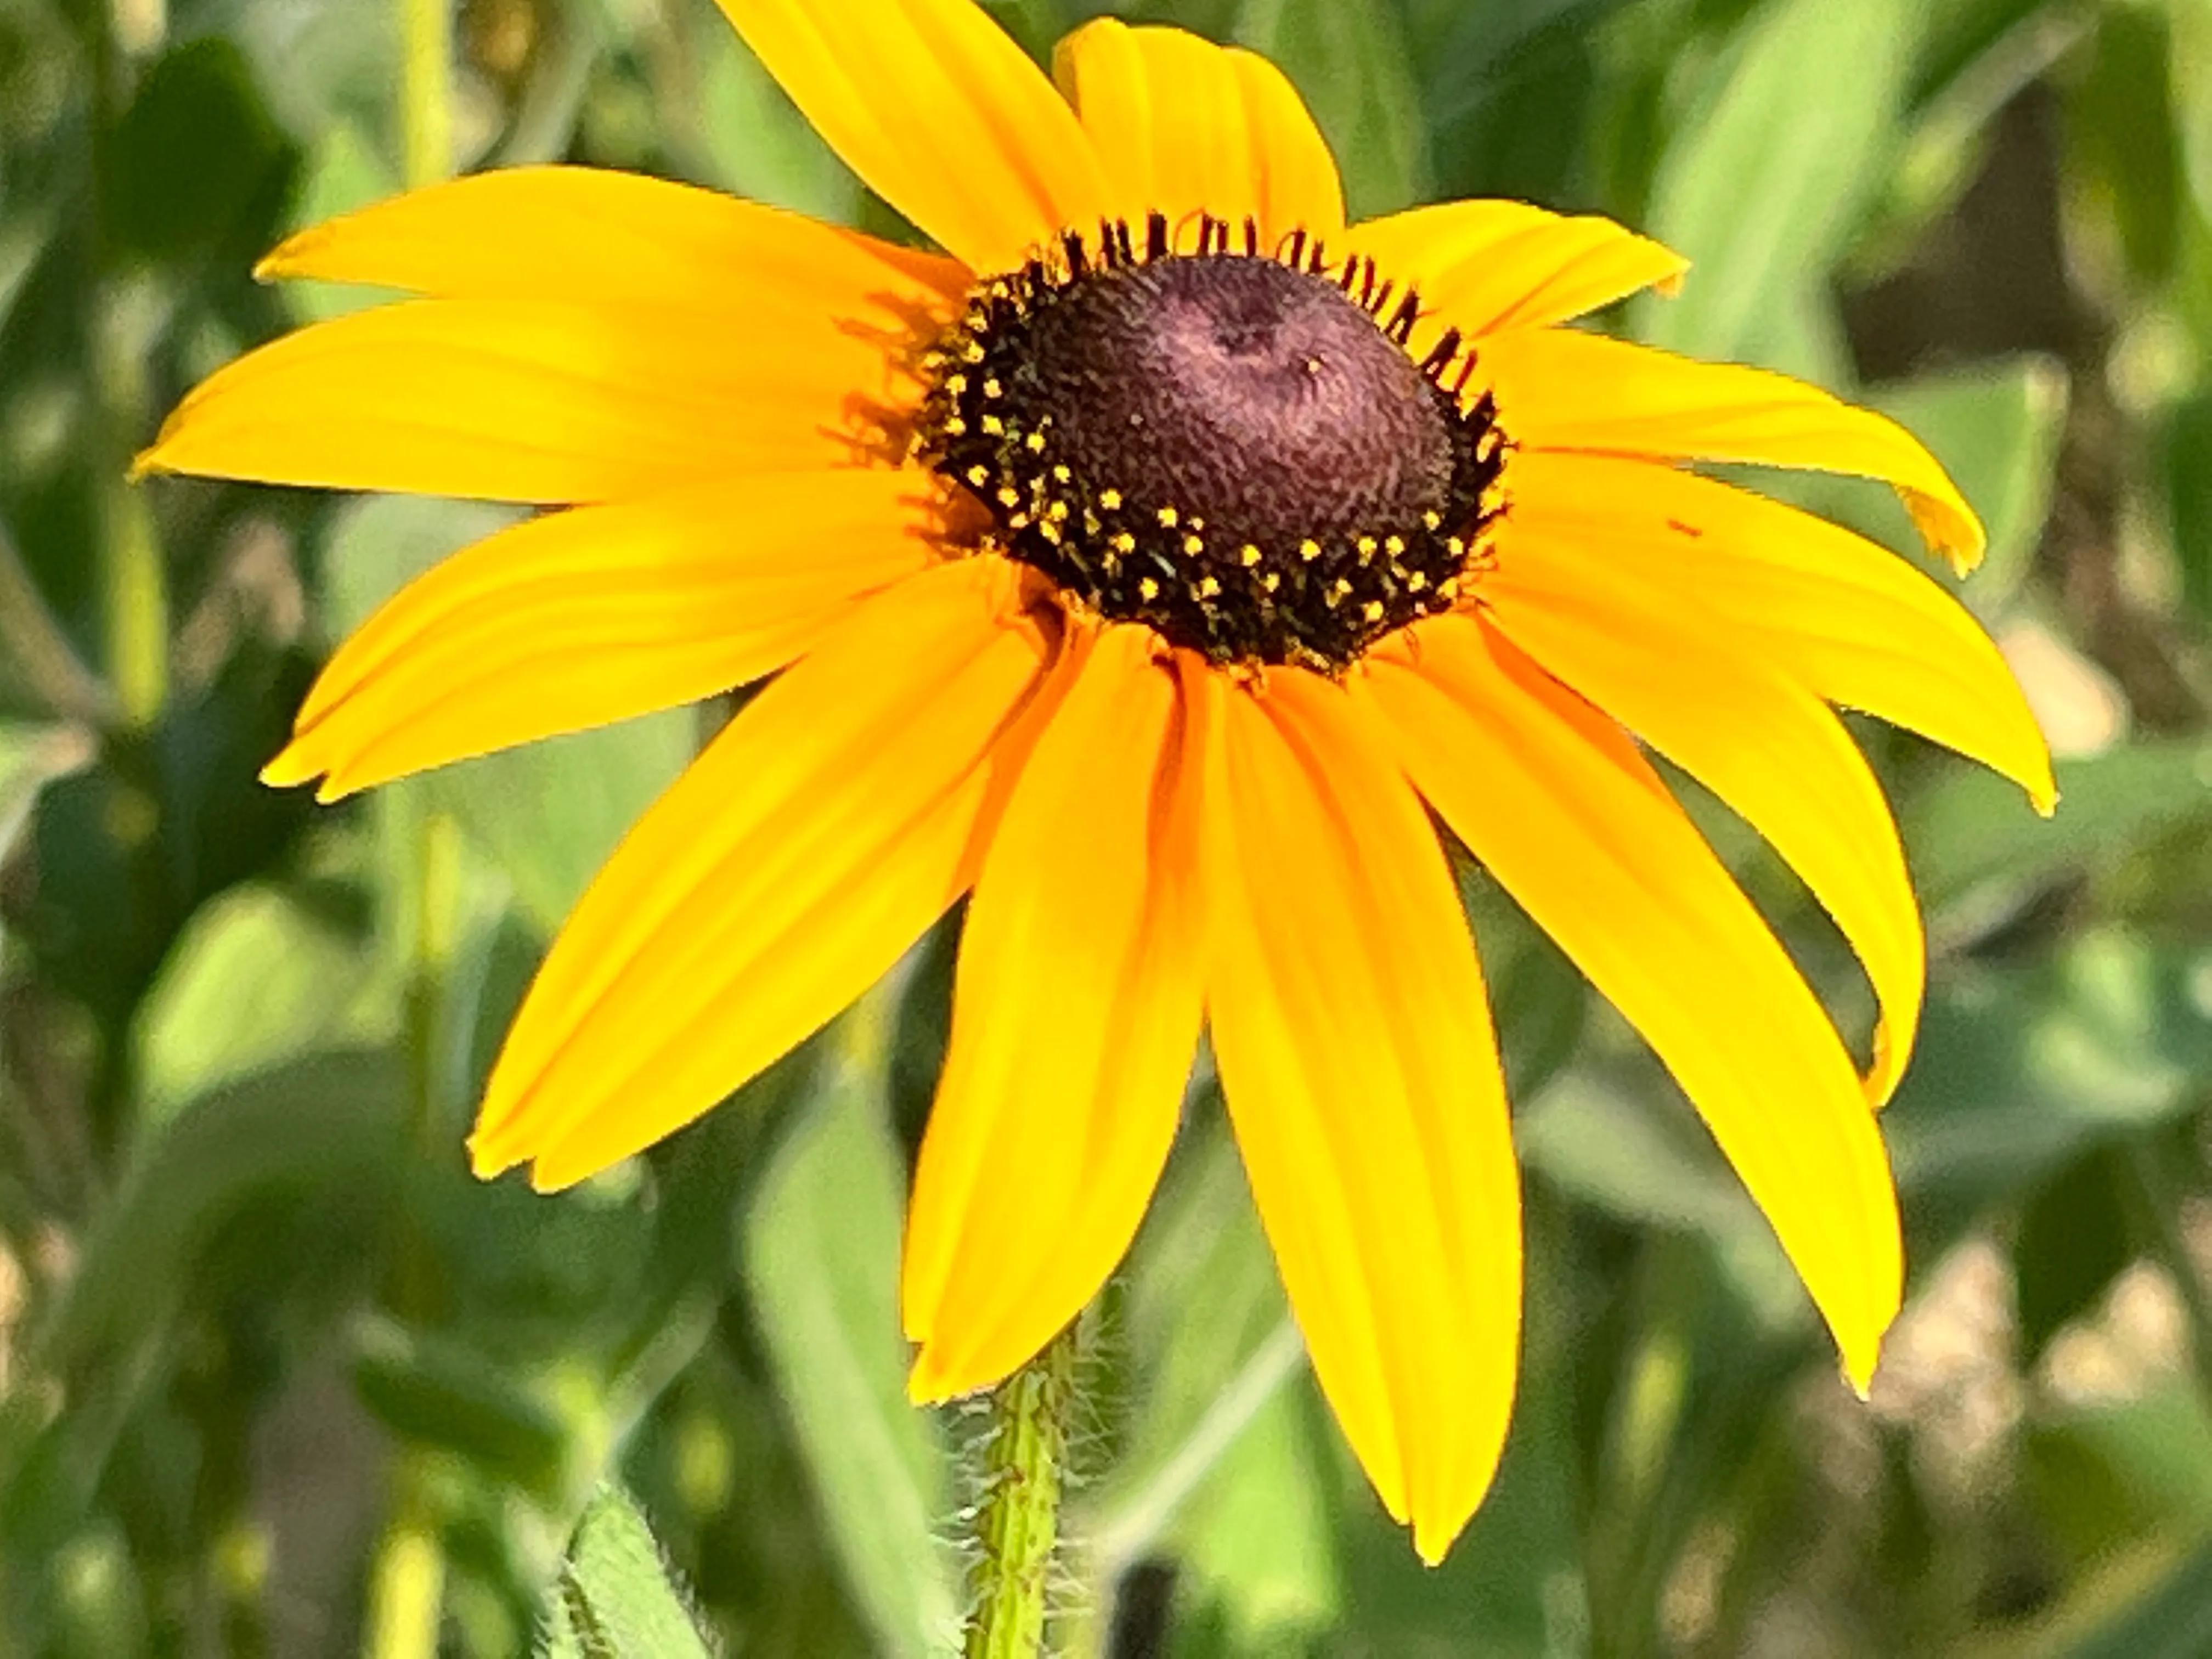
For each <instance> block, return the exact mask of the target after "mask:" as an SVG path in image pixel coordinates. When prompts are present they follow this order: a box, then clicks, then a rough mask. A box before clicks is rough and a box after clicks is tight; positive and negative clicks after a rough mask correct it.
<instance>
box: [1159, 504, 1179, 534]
mask: <svg viewBox="0 0 2212 1659" xmlns="http://www.w3.org/2000/svg"><path fill="white" fill-rule="evenodd" d="M1160 522H1161V523H1162V524H1163V525H1164V526H1167V527H1168V528H1169V529H1170V530H1173V529H1174V528H1175V527H1176V510H1175V508H1173V507H1162V508H1161V509H1160Z"/></svg>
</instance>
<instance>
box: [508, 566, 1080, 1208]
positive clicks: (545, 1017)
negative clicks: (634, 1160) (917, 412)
mask: <svg viewBox="0 0 2212 1659" xmlns="http://www.w3.org/2000/svg"><path fill="white" fill-rule="evenodd" d="M1015 582H1016V579H1015V578H1014V576H1013V574H1012V572H1011V571H1010V570H1009V569H1008V568H1006V566H1005V565H1004V564H1003V562H1000V561H999V560H995V559H987V558H977V559H966V560H961V561H959V562H955V563H951V564H946V565H940V566H939V567H938V568H935V569H933V570H929V571H926V572H924V573H923V574H921V575H918V576H913V577H909V578H908V580H905V581H903V582H902V583H900V584H899V585H898V586H896V587H893V588H891V589H889V590H888V591H886V592H883V593H881V594H878V596H877V597H876V598H874V599H871V600H869V601H868V602H867V603H866V605H862V606H861V607H860V610H859V611H857V612H856V613H855V614H854V615H853V616H852V617H850V618H848V620H847V621H846V622H845V623H843V624H842V626H840V627H839V628H838V629H836V632H835V633H834V634H833V635H831V636H830V637H829V639H827V640H824V641H823V642H822V644H821V645H820V646H819V647H817V648H816V649H815V650H814V651H813V652H812V653H811V654H810V655H808V656H806V657H805V658H804V659H801V660H800V661H799V663H798V664H796V665H794V666H793V667H792V668H790V669H788V670H787V671H785V673H784V674H783V675H782V676H781V678H778V679H776V680H775V681H774V682H773V683H772V684H770V685H769V687H768V689H767V690H764V691H763V692H762V693H761V695H760V696H757V698H755V699H754V700H753V701H752V702H751V703H750V704H749V705H747V706H746V708H744V710H743V711H742V712H741V713H740V714H738V717H737V718H736V719H735V720H732V721H731V722H730V725H729V726H728V728H727V729H726V730H725V731H724V732H723V733H722V734H721V736H720V737H719V738H716V739H715V740H714V742H713V743H712V744H709V745H708V748H707V750H706V752H705V753H703V754H702V755H701V756H700V757H699V758H698V759H697V760H696V762H694V763H692V766H691V768H690V770H688V771H687V772H685V773H684V775H683V776H682V777H681V778H679V779H678V781H676V783H675V785H674V786H673V787H671V789H670V790H669V792H668V793H666V794H665V795H664V796H663V797H661V799H660V800H659V802H658V803H656V804H655V805H654V806H653V809H652V811H649V812H647V814H646V816H645V817H643V818H641V819H640V820H639V822H638V824H637V826H636V828H635V829H632V830H631V831H630V833H629V836H628V838H627V839H625V840H624V841H623V844H622V845H621V847H620V848H617V850H616V852H615V854H614V856H613V858H611V860H608V862H607V866H606V867H605V869H604V870H602V871H600V872H599V877H598V878H597V879H596V880H594V881H593V882H592V885H591V887H590V889H589V890H587V891H586V893H585V895H584V896H583V899H582V900H581V901H580V902H579V903H578V905H577V907H576V911H575V914H574V915H572V916H570V917H569V919H568V925H567V926H566V927H564V928H562V932H561V936H560V937H559V938H558V939H556V940H555V941H554V945H553V949H552V951H551V953H550V955H548V956H547V957H546V959H545V963H544V967H543V968H541V969H539V970H538V978H537V980H536V981H535V982H534V983H533V984H532V986H531V987H530V992H529V994H528V995H527V996H526V998H525V999H524V1000H523V1005H522V1010H521V1012H520V1013H519V1014H517V1015H516V1016H515V1020H514V1024H513V1028H512V1029H511V1030H509V1031H508V1033H507V1044H506V1047H505V1048H504V1049H503V1050H502V1051H501V1054H500V1057H499V1061H498V1063H497V1065H496V1066H494V1068H493V1071H492V1076H491V1081H490V1084H489V1086H488V1087H487V1089H486V1091H485V1095H484V1103H483V1112H482V1115H480V1116H479V1118H478V1120H477V1127H476V1133H474V1135H472V1136H471V1139H470V1143H469V1146H470V1152H471V1158H472V1161H473V1163H474V1166H475V1168H476V1170H477V1173H478V1174H479V1175H483V1176H492V1175H496V1174H498V1173H499V1171H501V1170H504V1169H507V1168H508V1167H509V1166H511V1165H513V1164H519V1163H521V1162H523V1161H524V1160H526V1159H529V1160H532V1161H533V1164H534V1167H533V1169H532V1172H531V1176H532V1182H533V1184H534V1185H536V1186H538V1187H539V1188H543V1189H547V1190H550V1189H552V1188H559V1187H564V1186H567V1185H568V1184H570V1183H571V1182H577V1181H580V1180H582V1179H583V1178H584V1177H585V1176H589V1175H591V1174H592V1173H594V1172H595V1171H597V1170H602V1169H605V1167H606V1166H607V1165H609V1164H612V1163H614V1162H616V1161H617V1159H620V1158H625V1157H627V1156H629V1154H630V1153H632V1152H637V1151H639V1150H640V1149H641V1148H642V1147H645V1146H650V1145H651V1144H652V1143H653V1142H654V1141H656V1140H658V1139H661V1138H662V1137H663V1136H664V1135H668V1134H671V1133H674V1132H675V1131H676V1130H677V1129H678V1128H680V1127H683V1126H684V1124H686V1123H688V1122H690V1121H691V1120H692V1119H693V1118H695V1117H697V1116H698V1115H700V1114H701V1113H702V1112H704V1111H705V1110H707V1109H708V1108H709V1107H711V1106H712V1105H714V1103H715V1102H716V1101H718V1100H720V1098H721V1097H723V1096H725V1095H726V1094H727V1093H729V1091H731V1090H732V1089H734V1088H736V1087H737V1086H738V1085H740V1084H742V1083H744V1081H745V1080H746V1079H749V1078H750V1077H752V1076H753V1075H755V1074H756V1073H758V1072H759V1071H760V1070H761V1069H762V1068H763V1067H764V1066H768V1065H769V1064H770V1063H771V1062H772V1061H774V1060H776V1059H777V1058H778V1057H779V1056H780V1055H781V1054H784V1053H786V1052H787V1050H789V1049H790V1048H793V1046H794V1045H795V1044H797V1043H798V1042H800V1041H801V1040H802V1039H804V1038H805V1036H807V1035H808V1034H809V1033H810V1032H811V1031H813V1030H816V1029H817V1028H818V1027H819V1026H820V1025H822V1024H823V1023H824V1022H825V1021H827V1020H828V1019H829V1018H830V1017H831V1016H833V1015H834V1014H836V1012H837V1011H838V1010H839V1009H841V1008H842V1007H843V1006H845V1005H846V1004H847V1003H848V1002H850V1001H851V1000H853V999H854V997H856V996H858V995H859V994H860V993H861V992H862V991H863V990H865V989H866V988H867V987H868V986H869V985H870V984H872V983H873V982H874V981H876V980H877V979H878V978H879V977H880V976H881V975H883V973H884V971H885V970H886V969H889V968H890V965H891V963H894V962H895V961H896V960H897V959H898V957H899V955H900V953H901V952H902V951H904V950H905V949H906V948H907V946H908V945H910V944H911V943H912V942H913V941H914V939H915V938H916V937H917V936H918V935H920V934H921V932H922V931H923V929H925V928H927V927H928V926H929V925H930V924H931V923H932V922H933V921H936V920H937V918H938V917H939V916H940V915H943V914H944V913H945V910H946V909H947V908H949V907H950V906H951V904H952V902H953V901H954V900H956V899H957V898H958V897H959V896H960V895H961V894H962V893H963V892H964V891H965V890H967V887H968V884H969V882H970V881H971V880H972V879H973V878H974V875H975V866H976V860H977V859H978V857H979V855H980V854H981V850H982V849H981V840H982V839H983V838H984V836H986V835H987V827H988V822H989V817H990V812H991V808H992V804H993V802H994V800H995V799H997V798H998V791H999V790H1000V789H1001V788H1002V787H1003V781H1004V780H1003V779H1002V778H1001V777H1000V774H1002V773H1005V772H1006V771H1008V770H1009V769H1014V768H1018V765H1019V757H1020V751H1021V745H1022V743H1023V741H1024V735H1023V734H1024V732H1026V731H1027V729H1028V728H1027V724H1026V720H1025V716H1026V715H1029V714H1033V713H1034V712H1035V708H1036V703H1037V702H1038V699H1037V696H1036V693H1037V690H1038V687H1039V684H1040V681H1041V679H1042V676H1043V674H1044V671H1045V665H1046V661H1047V659H1048V647H1047V643H1046V642H1045V641H1042V639H1040V638H1039V637H1038V636H1037V635H1036V632H1035V630H1034V628H1033V625H1031V624H1030V623H1027V622H1026V621H1025V620H1024V619H1023V617H1022V616H1021V613H1020V612H1019V611H1018V607H1017V606H1016V605H1015V603H1014V599H1015Z"/></svg>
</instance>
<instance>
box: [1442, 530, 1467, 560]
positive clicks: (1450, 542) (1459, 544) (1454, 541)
mask: <svg viewBox="0 0 2212 1659" xmlns="http://www.w3.org/2000/svg"><path fill="white" fill-rule="evenodd" d="M1444 550H1446V551H1447V552H1449V554H1450V555H1451V556H1452V557H1454V558H1455V559H1456V558H1460V557H1462V556H1464V555H1465V554H1466V552H1467V544H1466V542H1464V541H1463V540H1462V539H1461V538H1459V537H1457V536H1453V537H1450V538H1448V539H1447V540H1446V541H1445V543H1444Z"/></svg>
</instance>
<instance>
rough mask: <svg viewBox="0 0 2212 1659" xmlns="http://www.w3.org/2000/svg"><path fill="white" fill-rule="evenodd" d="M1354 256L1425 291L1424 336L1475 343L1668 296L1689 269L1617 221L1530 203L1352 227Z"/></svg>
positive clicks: (1480, 205)
mask: <svg viewBox="0 0 2212 1659" xmlns="http://www.w3.org/2000/svg"><path fill="white" fill-rule="evenodd" d="M1351 247H1352V252H1356V253H1362V254H1365V255H1367V256H1369V257H1370V258H1373V260H1374V261H1375V264H1376V269H1377V270H1379V271H1380V272H1381V274H1382V275H1383V276H1395V277H1396V278H1397V279H1398V282H1399V283H1400V284H1401V286H1404V285H1411V286H1412V287H1413V288H1414V289H1417V290H1418V291H1419V295H1420V296H1421V314H1422V317H1423V319H1425V320H1424V324H1423V326H1424V328H1425V330H1426V331H1429V332H1431V333H1434V332H1435V331H1439V330H1441V329H1443V328H1445V327H1451V328H1456V329H1457V330H1459V331H1460V332H1461V333H1462V335H1464V336H1466V337H1468V338H1469V339H1480V338H1481V337H1484V336H1486V335H1490V334H1497V333H1502V332H1504V331H1506V330H1508V329H1516V328H1537V327H1541V326H1543V325H1546V324H1549V323H1564V322H1566V321H1569V320H1570V319H1573V318H1576V317H1579V316H1582V315H1583V314H1584V313H1587V312H1592V311H1596V310H1598V309H1600V308H1601V307H1605V306H1609V305H1611V304H1612V303H1613V301H1616V300H1622V299H1626V298H1627V297H1628V295H1632V294H1634V293H1635V292H1637V291H1638V289H1646V288H1655V287H1656V288H1659V289H1665V290H1667V291H1669V292H1671V291H1672V290H1673V289H1674V287H1675V286H1677V285H1678V284H1679V283H1680V282H1681V280H1682V273H1683V272H1684V271H1685V270H1688V269H1689V264H1690V262H1689V261H1688V260H1687V259H1685V258H1683V257H1682V256H1681V255H1680V254H1679V253H1677V252H1674V250H1673V249H1672V248H1667V247H1662V246H1660V245H1659V244H1658V243H1656V242H1654V241H1651V240H1649V239H1647V238H1645V237H1642V236H1638V235H1637V234H1634V233H1633V232H1632V231H1628V230H1626V229H1623V228H1621V227H1620V226H1619V225H1617V224H1615V223H1613V221H1612V220H1610V219H1601V218H1597V217H1595V216H1587V217H1577V218H1566V217H1563V216H1560V215H1559V214H1556V213H1547V212H1546V211H1545V210H1543V209H1541V208H1537V207H1530V206H1529V205H1528V204H1526V203H1524V202H1499V201H1474V202H1440V203H1437V204H1434V205H1432V206H1430V207H1417V208H1412V209H1409V210H1407V211H1406V212H1403V213H1394V214H1391V215H1390V216H1389V217H1387V218H1383V219H1370V220H1369V221H1368V222H1366V223H1365V224H1363V225H1355V226H1353V227H1352V234H1351ZM1416 355H1419V354H1418V353H1417V354H1416Z"/></svg>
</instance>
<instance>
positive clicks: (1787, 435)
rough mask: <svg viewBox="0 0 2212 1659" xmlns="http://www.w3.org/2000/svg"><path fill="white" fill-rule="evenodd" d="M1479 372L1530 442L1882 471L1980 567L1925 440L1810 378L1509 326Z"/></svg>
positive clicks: (1949, 548) (1964, 513) (1502, 415)
mask: <svg viewBox="0 0 2212 1659" xmlns="http://www.w3.org/2000/svg"><path fill="white" fill-rule="evenodd" d="M1478 373H1479V374H1487V376H1488V378H1489V384H1490V386H1491V387H1492V390H1493V391H1494V392H1496V393H1497V396H1498V423H1499V424H1500V425H1501V426H1502V427H1504V429H1505V431H1506V432H1507V434H1508V435H1510V437H1511V438H1512V440H1513V441H1514V442H1516V444H1519V445H1520V446H1522V447H1523V448H1525V449H1532V450H1541V449H1549V450H1576V451H1583V452H1595V453H1600V454H1615V455H1644V456H1656V457H1660V458H1662V459H1669V460H1699V461H1739V462H1743V463H1746V464H1747V465H1756V466H1786V467H1802V468H1809V469H1811V470H1812V471H1819V472H1846V473H1852V474H1856V475H1857V476H1858V477H1866V478H1879V479H1880V480H1881V481H1882V482H1883V483H1887V484H1889V485H1890V486H1892V487H1893V489H1896V491H1897V493H1898V494H1899V496H1901V497H1902V498H1903V499H1904V501H1905V507H1906V508H1907V510H1909V511H1910V512H1911V514H1912V521H1913V522H1914V523H1915V524H1916V525H1917V526H1919V529H1920V533H1921V534H1922V535H1923V537H1925V538H1927V540H1928V544H1929V546H1930V547H1932V548H1934V549H1936V550H1937V551H1938V552H1941V553H1942V554H1944V555H1946V556H1948V557H1949V559H1950V560H1951V562H1952V563H1953V565H1954V567H1956V568H1958V569H1960V570H1961V571H1965V570H1969V569H1972V568H1973V566H1974V565H1975V564H1976V563H1977V562H1978V561H1979V560H1980V558H1981V556H1982V547H1983V543H1984V537H1983V534H1982V526H1981V520H1978V519H1977V518H1976V517H1975V516H1974V513H1973V509H1972V507H1968V506H1967V505H1966V498H1965V497H1964V496H1962V495H1960V494H1959V491H1958V487H1957V486H1956V485H1954V483H1952V482H1951V480H1950V477H1949V475H1948V474H1947V473H1946V472H1945V471H1943V469H1942V466H1941V465H1939V464H1938V463H1937V461H1936V458H1935V457H1934V456H1932V455H1930V454H1929V453H1928V451H1927V450H1926V449H1925V448H1923V447H1922V445H1921V443H1920V441H1919V440H1918V439H1917V438H1915V437H1914V436H1913V435H1911V433H1909V432H1907V431H1906V430H1905V428H1903V427H1901V426H1899V425H1898V423H1897V422H1894V421H1893V420H1891V419H1890V418H1889V417H1888V416H1885V415H1877V414H1875V413H1874V412H1873V411H1872V410H1865V409H1859V408H1856V407H1854V406H1853V405H1851V404H1847V403H1844V402H1843V401H1842V400H1840V399H1839V398H1833V397H1831V396H1830V395H1829V394H1828V393H1826V392H1823V391H1821V390H1820V387H1818V386H1808V385H1806V384H1805V383H1804V382H1803V381H1802V380H1791V379H1790V377H1789V376H1787V375H1785V374H1770V373H1769V372H1768V371H1766V370H1765V369H1760V368H1741V367H1739V366H1738V365H1736V364H1734V363H1705V362H1696V361H1695V360H1693V359H1692V358H1688V357H1677V356H1674V355H1672V354H1671V353H1668V352H1664V351H1657V350H1654V349H1652V348H1651V347H1650V346H1640V345H1631V344H1629V343H1627V342H1626V341H1622V340H1608V339H1605V338H1603V337H1600V336H1598V335H1595V334H1582V333H1577V332H1576V331H1574V330H1571V329H1530V330H1525V331H1518V332H1516V333H1512V334H1507V335H1501V336H1500V337H1498V338H1496V339H1494V340H1492V341H1491V342H1490V343H1488V344H1487V345H1486V346H1485V347H1484V348H1483V351H1482V356H1481V368H1480V370H1479V371H1478Z"/></svg>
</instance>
